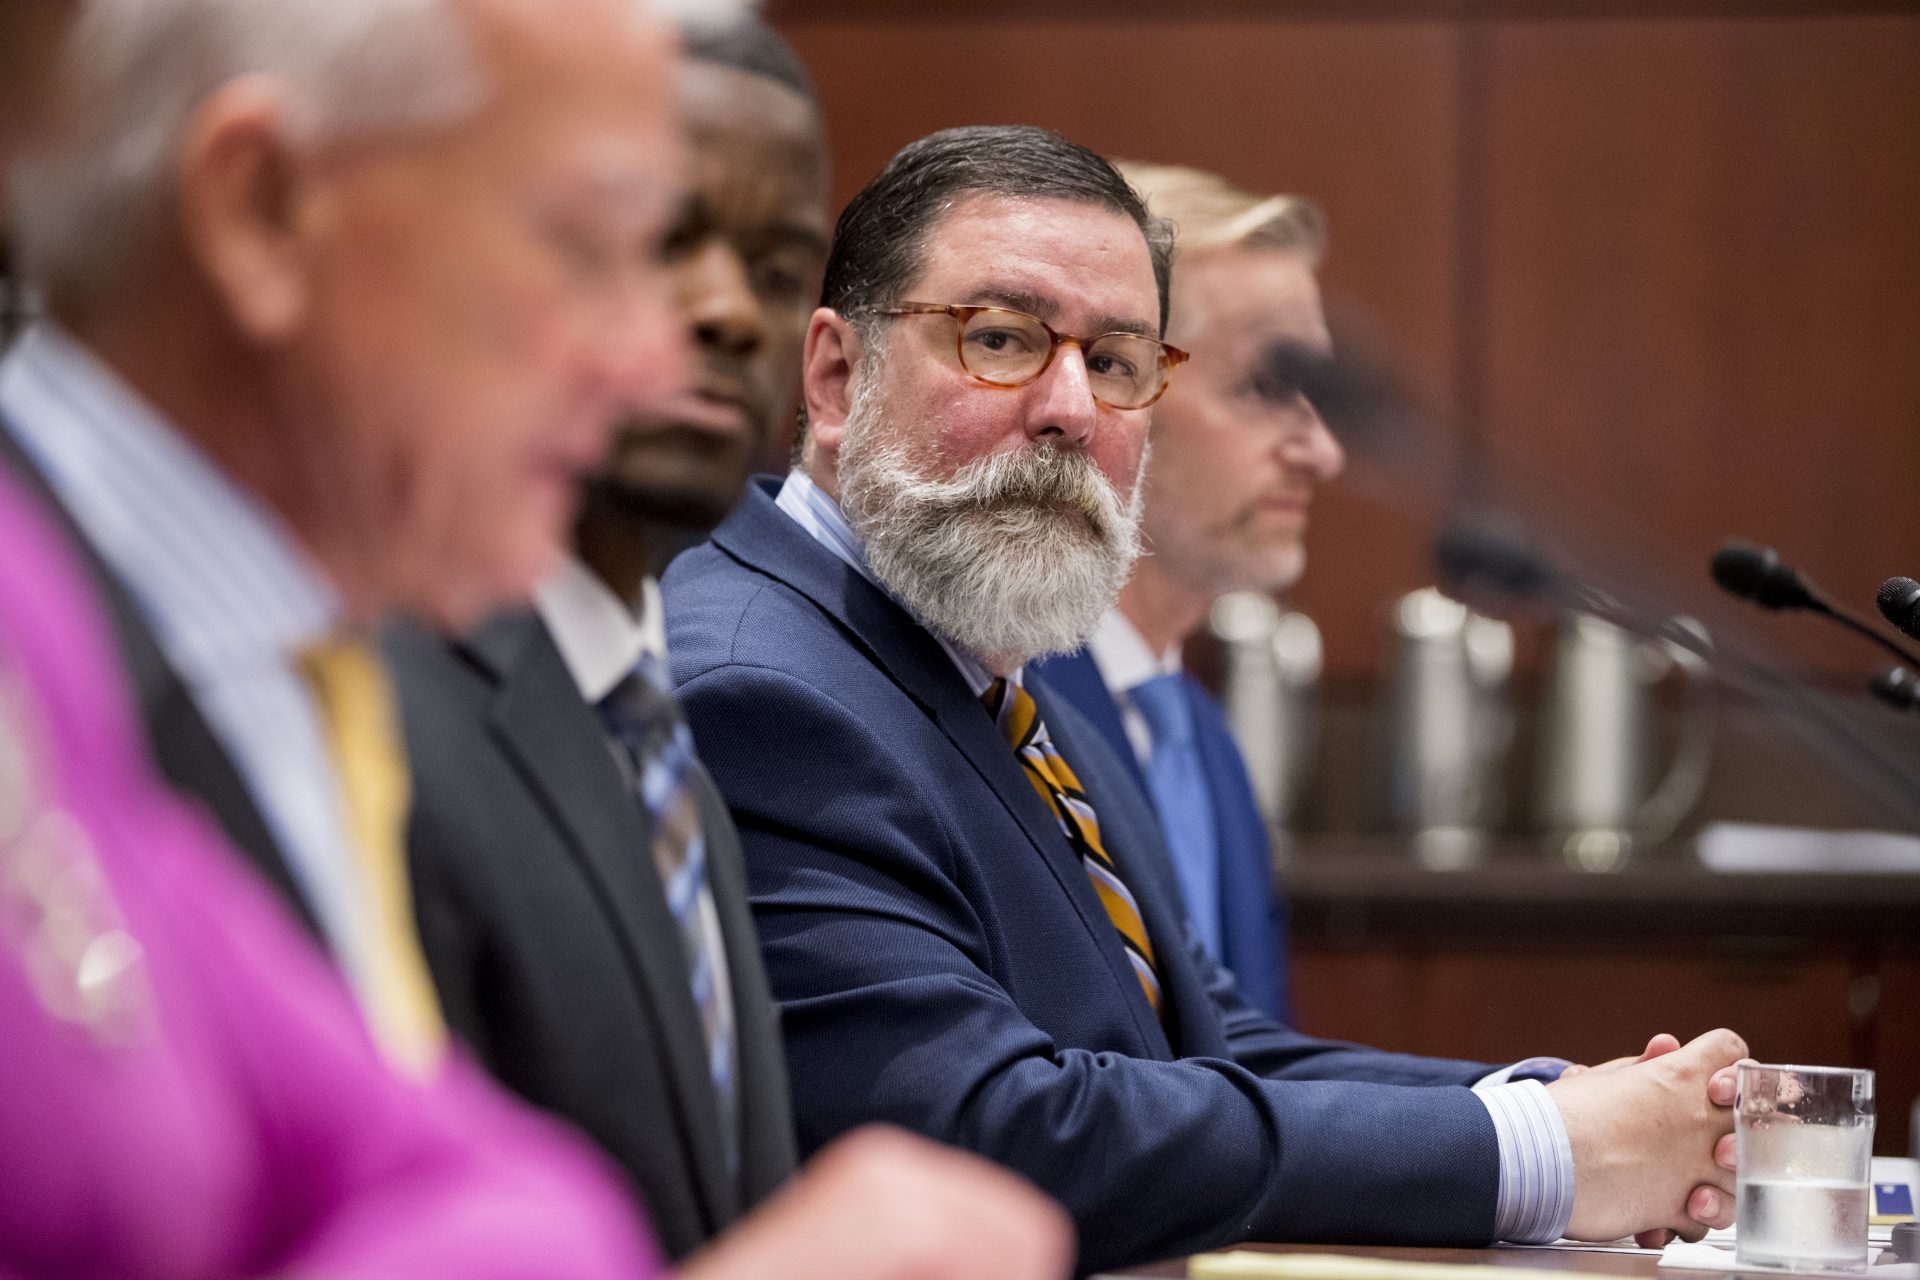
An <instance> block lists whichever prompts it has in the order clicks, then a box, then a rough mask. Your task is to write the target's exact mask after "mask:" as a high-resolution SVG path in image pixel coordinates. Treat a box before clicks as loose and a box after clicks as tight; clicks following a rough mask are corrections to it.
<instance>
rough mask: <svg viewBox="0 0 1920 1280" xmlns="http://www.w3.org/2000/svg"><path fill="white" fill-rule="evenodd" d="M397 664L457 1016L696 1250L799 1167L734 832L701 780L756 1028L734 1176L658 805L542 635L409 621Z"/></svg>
mask: <svg viewBox="0 0 1920 1280" xmlns="http://www.w3.org/2000/svg"><path fill="white" fill-rule="evenodd" d="M387 656H388V660H389V662H390V664H391V667H392V671H393V675H394V681H395V686H396V688H397V690H398V692H399V696H400V704H401V710H402V715H403V717H404V719H405V722H406V731H407V746H408V754H409V756H410V757H411V763H412V768H413V778H414V804H413V818H412V827H411V831H410V845H411V854H412V862H413V879H414V893H415V899H416V902H415V905H416V908H417V914H418V916H419V921H420V936H421V941H422V942H423V943H424V944H425V946H426V950H427V959H428V963H429V964H430V965H431V967H432V969H433V976H434V982H435V984H436V985H437V986H438V987H439V990H440V995H441V1000H442V1002H443V1005H444V1007H445V1010H446V1014H447V1019H448V1022H449V1023H450V1024H451V1025H452V1026H453V1028H454V1029H455V1031H456V1032H457V1033H458V1034H460V1036H461V1037H462V1038H463V1039H465V1040H466V1041H467V1043H468V1044H469V1045H470V1046H471V1047H472V1049H473V1050H474V1052H475V1053H476V1054H477V1055H478V1056H479V1058H480V1060H481V1061H482V1062H483V1063H484V1064H486V1066H487V1068H488V1069H489V1070H490V1071H492V1072H493V1074H494V1075H495V1076H497V1077H499V1078H500V1079H501V1080H502V1081H504V1082H505V1083H506V1084H507V1085H509V1086H510V1087H512V1088H513V1089H515V1090H516V1091H517V1092H519V1093H521V1094H522V1095H524V1096H525V1097H526V1098H528V1099H529V1100H531V1101H533V1102H535V1103H537V1104H539V1105H540V1106H543V1107H546V1108H547V1109H549V1110H551V1111H555V1112H558V1113H559V1114H560V1115H562V1116H564V1117H566V1118H567V1119H569V1120H571V1121H572V1122H573V1123H575V1124H577V1125H578V1126H580V1128H582V1129H584V1130H585V1131H586V1132H587V1133H588V1134H589V1135H590V1136H591V1137H593V1138H594V1139H595V1140H596V1141H597V1142H598V1143H599V1144H600V1145H601V1146H602V1147H604V1148H605V1149H606V1150H607V1151H608V1152H609V1153H611V1154H612V1156H613V1157H614V1159H615V1160H617V1161H618V1162H619V1163H620V1164H621V1165H622V1166H624V1167H625V1169H626V1171H627V1173H628V1174H629V1175H630V1176H631V1178H632V1179H633V1181H634V1182H635V1183H636V1184H638V1187H639V1189H640V1192H641V1194H642V1197H643V1198H644V1200H645V1202H646V1208H647V1212H648V1215H649V1217H650V1218H651V1219H652V1221H653V1225H654V1229H655V1231H656V1232H657V1234H658V1235H659V1237H660V1240H661V1242H662V1244H663V1245H664V1246H665V1248H666V1249H667V1251H668V1252H669V1253H671V1254H672V1255H673V1256H674V1257H676V1258H679V1257H684V1256H685V1255H686V1254H688V1253H690V1252H692V1251H693V1250H694V1249H696V1248H698V1247H699V1246H700V1245H702V1244H704V1243H705V1242H706V1241H708V1240H710V1239H712V1238H713V1237H714V1236H715V1235H716V1234H718V1233H719V1232H720V1231H722V1230H724V1229H725V1228H726V1227H727V1226H728V1225H729V1224H731V1223H732V1222H734V1221H735V1220H736V1219H738V1218H739V1217H740V1216H741V1215H742V1214H743V1213H745V1212H746V1210H747V1209H748V1208H750V1207H751V1206H752V1205H754V1204H755V1203H757V1202H758V1201H760V1200H761V1199H763V1198H764V1197H765V1196H766V1195H767V1194H768V1193H769V1192H770V1191H772V1190H773V1189H774V1188H775V1187H776V1186H778V1185H779V1184H780V1183H781V1182H782V1181H783V1180H784V1179H785V1178H786V1177H787V1175H788V1174H789V1173H790V1172H792V1170H793V1166H794V1138H793V1120H792V1114H791V1111H790V1109H789V1106H788V1100H787V1082H786V1070H785V1066H784V1063H783V1062H782V1059H781V1050H780V1031H779V1025H778V1011H777V1009H776V1008H775V1006H774V1004H773V1000H772V997H771V996H770V995H769V993H768V991H767V981H766V974H765V972H764V971H763V969H762V968H761V965H760V953H759V948H758V946H757V943H756V939H755V937H754V930H753V920H752V916H751V914H750V913H749V910H748V907H747V899H746V883H745V877H744V873H743V872H742V870H741V866H740V851H739V844H738V842H737V840H736V839H735V837H734V834H733V824H732V823H731V822H730V821H729V820H728V819H727V816H726V810H725V808H724V807H723V806H722V805H721V803H720V799H719V796H718V795H717V794H716V793H715V792H714V791H713V789H712V786H711V784H710V783H708V782H707V780H706V778H705V777H704V775H701V776H700V777H699V778H698V785H699V786H700V787H701V800H702V807H703V810H704V814H705V818H706V823H705V826H706V837H707V850H708V861H707V866H708V868H709V874H710V876H711V882H712V887H713V894H714V902H715V905H716V907H717V908H718V910H719V914H720V921H721V927H722V930H723V932H724V934H725V939H726V952H727V966H728V970H729V973H730V977H731V980H732V985H733V1002H734V1009H735V1011H736V1028H737V1034H738V1037H739V1056H738V1058H737V1060H736V1067H735V1070H736V1072H737V1077H736V1079H737V1081H738V1086H739V1098H740V1105H741V1125H740V1141H741V1161H740V1171H739V1177H738V1179H737V1180H732V1179H729V1178H728V1176H727V1171H726V1166H725V1157H724V1150H723V1147H722V1139H721V1134H720V1127H719V1126H720V1118H719V1113H718V1110H717V1104H716V1101H715V1097H714V1092H713V1085H712V1082H711V1080H710V1078H709V1076H708V1074H707V1065H706V1050H705V1042H704V1040H703V1039H702V1035H701V1029H700V1020H699V1016H698V1014H697V1013H696V1011H695V1008H694V1003H693V996H692V993H691V991H690V989H689V980H688V975H687V964H686V959H685V957H684V955H683V953H682V951H681V943H680V934H679V931H678V928H677V926H676V925H675V923H674V920H673V916H672V914H671V912H670V911H669V909H668V907H667V902H666V895H665V893H664V892H663V891H662V889H661V885H660V877H659V875H658V873H657V872H656V871H655V869H654V863H653V858H652V856H651V854H650V853H649V851H648V850H649V847H650V846H649V840H650V833H649V831H648V828H647V824H646V819H645V814H644V812H643V811H642V810H641V809H640V807H639V806H638V805H637V804H636V803H635V802H634V800H633V799H632V797H631V795H630V794H629V792H628V791H627V788H626V785H625V783H624V781H623V780H622V778H621V775H620V772H619V769H618V767H617V766H616V764H615V763H614V758H613V755H612V753H611V752H610V750H609V749H608V744H607V739H606V735H605V733H604V732H603V731H602V729H601V727H600V722H599V720H598V719H597V718H596V717H595V715H594V713H593V711H592V709H591V708H590V707H588V705H587V704H586V703H585V702H584V701H583V700H582V699H581V697H580V694H579V691H578V687H577V686H576V685H575V684H574V682H573V677H572V676H571V675H570V674H569V673H568V670H567V667H566V664H565V662H564V661H563V660H562V658H561V656H560V652H559V650H558V649H556V648H555V647H554V644H553V640H552V638H551V636H550V635H549V634H548V632H547V629H546V627H545V626H544V625H543V624H542V623H541V622H540V620H539V619H538V618H537V617H535V616H534V615H531V614H521V615H515V616H512V617H507V618H503V619H500V620H497V621H495V622H494V623H492V624H490V625H489V626H487V627H486V628H484V629H483V630H481V631H480V632H479V633H478V634H477V635H476V636H474V637H473V638H472V639H471V640H469V641H466V642H462V643H459V644H455V645H451V646H449V645H448V644H447V643H446V642H444V641H442V640H440V639H439V638H437V637H435V636H431V635H428V634H426V633H425V632H423V631H421V630H418V629H415V628H408V627H400V628H395V629H394V630H393V631H392V632H391V633H390V635H389V637H388V644H387Z"/></svg>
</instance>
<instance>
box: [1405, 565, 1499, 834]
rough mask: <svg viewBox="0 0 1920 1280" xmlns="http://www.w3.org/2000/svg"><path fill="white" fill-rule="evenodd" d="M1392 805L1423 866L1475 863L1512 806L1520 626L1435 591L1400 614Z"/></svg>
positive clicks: (1420, 594) (1412, 599)
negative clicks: (1510, 762)
mask: <svg viewBox="0 0 1920 1280" xmlns="http://www.w3.org/2000/svg"><path fill="white" fill-rule="evenodd" d="M1391 635H1392V646H1393V655H1392V665H1391V668H1390V670H1389V673H1388V684H1387V691H1386V698H1387V702H1386V708H1387V714H1386V719H1385V726H1386V744H1385V754H1386V761H1387V764H1386V797H1385V801H1386V811H1387V816H1388V820H1389V821H1390V823H1391V824H1392V826H1393V828H1394V830H1396V831H1400V832H1404V833H1406V834H1407V835H1408V836H1409V837H1410V838H1411V839H1412V841H1413V847H1414V852H1415V856H1416V857H1417V858H1418V859H1419V861H1420V862H1421V864H1422V865H1424V866H1427V867H1431V868H1434V869H1436V870H1454V869H1457V868H1461V867H1468V866H1472V865H1474V864H1476V863H1478V862H1479V861H1481V859H1482V858H1484V856H1485V854H1486V849H1487V843H1488V837H1489V833H1490V832H1491V831H1492V829H1493V828H1494V826H1496V825H1497V824H1498V823H1499V821H1500V818H1501V815H1502V813H1503V811H1504V809H1505V788H1504V787H1503V785H1502V778H1501V774H1502V771H1503V769H1504V767H1505V763H1506V758H1507V752H1508V749H1509V748H1510V747H1511V745H1512V740H1513V712H1512V705H1511V701H1510V696H1509V691H1508V690H1509V683H1510V681H1511V679H1512V675H1513V628H1512V627H1510V626H1508V625H1507V624H1506V623H1504V622H1501V621H1499V620H1497V619H1494V618H1488V617H1485V616H1483V615H1481V614H1477V613H1475V612H1473V611H1472V610H1471V609H1468V608H1467V607H1466V606H1465V605H1463V604H1461V603H1459V602H1458V601H1457V600H1453V599H1450V598H1448V597H1447V596H1445V595H1442V594H1441V593H1440V592H1439V591H1438V590H1436V589H1434V588H1432V587H1427V588H1424V589H1422V590H1419V591H1414V592H1411V593H1409V594H1407V595H1405V596H1402V597H1401V598H1400V600H1399V601H1398V602H1397V603H1396V604H1395V605H1394V609H1393V618H1392V630H1391Z"/></svg>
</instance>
